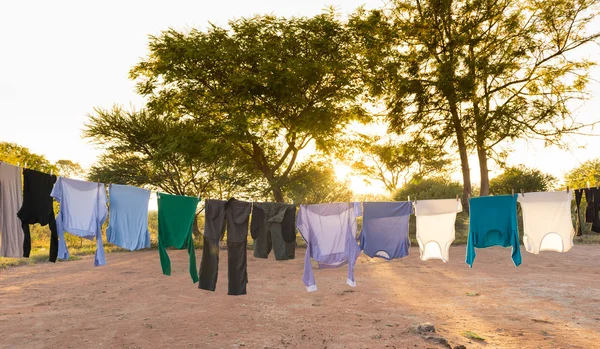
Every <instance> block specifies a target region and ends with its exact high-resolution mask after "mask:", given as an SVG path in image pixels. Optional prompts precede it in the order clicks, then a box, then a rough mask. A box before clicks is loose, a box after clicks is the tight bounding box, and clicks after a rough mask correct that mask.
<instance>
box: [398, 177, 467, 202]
mask: <svg viewBox="0 0 600 349" xmlns="http://www.w3.org/2000/svg"><path fill="white" fill-rule="evenodd" d="M461 193H462V186H461V185H460V183H457V182H453V181H450V180H448V179H446V178H442V177H437V178H425V179H416V180H412V181H411V182H409V183H407V184H406V185H404V186H403V187H402V188H400V189H399V190H398V191H396V193H395V194H394V200H396V201H406V200H407V199H408V196H410V199H411V200H430V199H450V198H453V197H456V195H460V194H461Z"/></svg>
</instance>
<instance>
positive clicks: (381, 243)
mask: <svg viewBox="0 0 600 349" xmlns="http://www.w3.org/2000/svg"><path fill="white" fill-rule="evenodd" d="M363 205H364V216H363V226H362V232H361V234H360V247H361V249H362V250H363V251H364V252H365V254H366V255H367V256H369V257H371V258H373V257H381V258H384V259H387V260H391V259H394V258H402V257H405V256H408V248H409V247H410V239H409V238H408V219H409V217H410V214H411V213H412V203H410V202H406V201H404V202H365V203H363Z"/></svg>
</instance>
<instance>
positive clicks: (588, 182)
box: [17, 162, 600, 206]
mask: <svg viewBox="0 0 600 349" xmlns="http://www.w3.org/2000/svg"><path fill="white" fill-rule="evenodd" d="M17 167H20V162H17ZM26 167H27V163H25V164H24V167H23V169H24V168H26ZM40 172H42V171H40ZM50 175H52V170H50ZM63 177H64V176H63ZM96 182H97V183H100V181H96ZM113 184H116V183H108V186H109V187H110V186H111V185H113ZM118 185H129V184H118ZM587 188H588V189H591V186H590V181H587ZM596 188H600V182H596ZM577 189H581V188H576V189H575V190H577ZM148 190H149V191H150V193H152V194H155V195H157V194H160V193H164V192H162V191H159V190H152V189H148ZM566 191H567V192H569V186H568V185H567V186H566ZM520 192H521V194H524V191H523V189H521V190H520ZM174 195H175V194H174ZM512 195H515V190H514V189H512ZM201 196H202V193H198V199H200V198H201ZM468 198H469V199H470V198H471V194H468ZM456 199H457V200H459V199H460V198H459V195H458V194H456ZM248 201H250V202H253V199H252V198H249V199H248ZM407 201H411V199H410V196H408V200H407ZM416 201H417V198H416V197H415V199H414V201H412V202H416ZM293 205H296V206H300V205H302V204H293Z"/></svg>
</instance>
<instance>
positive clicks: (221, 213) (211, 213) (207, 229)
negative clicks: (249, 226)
mask: <svg viewBox="0 0 600 349" xmlns="http://www.w3.org/2000/svg"><path fill="white" fill-rule="evenodd" d="M226 203H227V201H224V200H208V199H207V200H205V201H204V236H205V237H207V238H210V239H218V240H221V239H223V234H225V204H226Z"/></svg>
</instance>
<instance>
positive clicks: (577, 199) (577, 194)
mask: <svg viewBox="0 0 600 349" xmlns="http://www.w3.org/2000/svg"><path fill="white" fill-rule="evenodd" d="M582 197H583V189H577V190H575V236H581V235H582V234H583V233H582V231H581V212H580V208H579V206H580V205H581V198H582Z"/></svg>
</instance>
